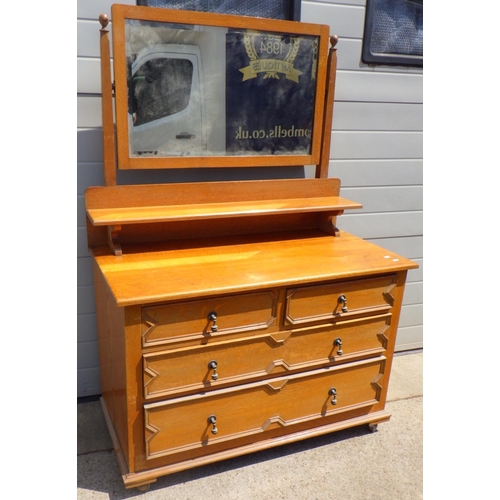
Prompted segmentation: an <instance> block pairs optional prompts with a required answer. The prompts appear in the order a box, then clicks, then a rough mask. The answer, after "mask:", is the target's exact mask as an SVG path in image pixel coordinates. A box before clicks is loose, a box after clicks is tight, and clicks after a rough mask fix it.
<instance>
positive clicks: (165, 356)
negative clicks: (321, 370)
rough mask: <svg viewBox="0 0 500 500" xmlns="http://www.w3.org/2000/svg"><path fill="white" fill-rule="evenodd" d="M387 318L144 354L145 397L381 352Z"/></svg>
mask: <svg viewBox="0 0 500 500" xmlns="http://www.w3.org/2000/svg"><path fill="white" fill-rule="evenodd" d="M390 320H391V315H390V314H385V315H380V316H373V317H369V318H362V319H357V320H351V321H341V322H339V323H337V324H330V325H327V326H321V327H315V328H301V329H296V330H287V331H283V332H275V333H269V334H265V335H256V336H252V337H247V338H244V339H236V340H230V341H226V342H220V343H217V344H213V345H207V346H194V347H189V348H183V349H175V350H170V351H162V352H155V353H150V354H145V355H144V356H143V368H144V397H145V398H146V399H151V398H157V397H164V396H169V395H171V394H175V393H179V392H182V391H194V390H203V389H208V388H210V387H217V386H218V385H221V384H229V383H242V382H247V381H250V380H252V379H256V378H262V377H267V376H270V375H283V374H285V373H287V372H293V371H297V370H299V369H300V370H303V369H308V368H314V367H318V366H321V365H326V364H329V363H332V362H342V361H352V360H353V359H355V358H356V357H359V356H361V355H365V356H366V355H375V354H381V353H383V352H384V350H385V346H386V343H387V340H388V339H387V335H388V331H389V328H390Z"/></svg>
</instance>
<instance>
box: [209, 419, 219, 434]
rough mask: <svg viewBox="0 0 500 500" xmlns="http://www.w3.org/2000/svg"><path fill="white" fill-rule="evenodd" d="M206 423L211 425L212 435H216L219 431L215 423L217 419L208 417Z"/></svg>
mask: <svg viewBox="0 0 500 500" xmlns="http://www.w3.org/2000/svg"><path fill="white" fill-rule="evenodd" d="M208 423H209V424H210V425H212V434H214V435H215V434H217V433H218V432H219V429H217V426H216V423H217V417H216V416H215V415H210V416H209V417H208Z"/></svg>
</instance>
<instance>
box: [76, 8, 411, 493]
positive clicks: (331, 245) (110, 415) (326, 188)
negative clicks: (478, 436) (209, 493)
mask: <svg viewBox="0 0 500 500" xmlns="http://www.w3.org/2000/svg"><path fill="white" fill-rule="evenodd" d="M100 21H101V24H102V29H101V64H102V88H103V137H104V170H105V172H104V173H105V184H106V185H105V186H99V187H92V188H89V189H88V190H87V192H86V193H85V201H86V211H87V229H88V231H87V235H88V244H89V247H90V250H91V254H92V256H93V262H94V285H95V295H96V308H97V321H98V335H99V355H100V371H101V388H102V398H101V402H102V406H103V411H104V414H105V418H106V421H107V424H108V427H109V431H110V435H111V438H112V441H113V445H114V448H115V451H116V456H117V460H118V464H119V466H120V471H121V474H122V477H123V481H124V484H125V486H126V487H138V488H140V489H147V488H148V487H149V485H150V483H152V482H154V481H155V480H156V479H157V478H158V477H160V476H163V475H167V474H171V473H174V472H177V471H181V470H184V469H187V468H191V467H196V466H199V465H203V464H208V463H211V462H214V461H218V460H224V459H227V458H231V457H236V456H239V455H242V454H246V453H251V452H254V451H257V450H263V449H266V448H270V447H274V446H278V445H283V444H286V443H291V442H294V441H297V440H301V439H306V438H308V437H313V436H318V435H321V434H326V433H330V432H333V431H336V430H340V429H345V428H348V427H352V426H358V425H368V426H371V427H372V428H373V427H376V425H377V424H379V423H380V422H384V421H387V420H389V418H390V413H389V412H388V411H387V410H386V409H385V403H386V396H387V389H388V384H389V376H390V371H391V364H392V359H393V354H394V344H395V340H396V332H397V326H398V321H399V315H400V311H401V304H402V299H403V292H404V286H405V281H406V275H407V271H408V270H409V269H413V268H416V267H417V265H416V264H415V263H414V262H412V261H410V260H408V259H406V258H404V257H401V256H398V255H395V254H394V253H392V252H390V251H388V250H385V249H383V248H381V247H378V246H376V245H374V244H372V243H369V242H366V241H364V240H362V239H361V238H358V237H356V236H354V235H351V234H348V233H346V232H344V231H342V230H339V229H338V228H337V217H338V216H340V215H342V213H343V212H344V211H345V210H356V209H359V208H361V205H360V204H358V203H356V202H353V201H349V200H346V199H344V198H342V197H340V196H339V194H340V180H339V179H336V178H327V172H328V161H329V156H330V134H331V124H332V112H333V97H334V83H335V71H336V49H335V43H336V37H330V36H329V33H328V27H326V26H322V25H312V24H306V23H296V22H291V21H274V20H269V19H257V18H244V17H237V16H226V15H215V14H205V13H194V12H189V13H186V12H183V11H169V10H168V9H155V8H150V7H135V6H123V5H114V6H113V8H112V22H113V44H114V45H113V49H114V61H113V63H114V82H113V81H112V80H113V79H112V77H111V64H110V49H109V42H108V30H107V17H106V16H101V19H100ZM221 33H222V34H221ZM212 35H213V36H212ZM212 38H213V39H214V40H212ZM221 40H222V42H221ZM211 43H214V44H215V45H214V47H216V46H217V44H219V49H217V50H215V49H210V47H209V46H210V44H211ZM141 44H142V45H141ZM220 44H222V45H220ZM197 47H198V48H197ZM207 47H208V49H207ZM221 47H223V49H224V50H222V49H221ZM210 50H212V52H210ZM204 51H205V52H204ZM224 51H225V54H224V59H225V62H224V64H223V65H222V66H221V67H222V68H224V67H226V68H227V69H226V71H225V73H226V74H225V76H224V78H223V79H222V80H221V81H219V82H218V83H217V82H216V85H213V83H211V82H210V78H209V77H210V76H211V73H210V71H212V72H213V76H214V78H215V77H220V71H219V70H217V69H211V66H210V64H211V59H210V58H211V57H213V56H214V54H220V53H221V52H224ZM234 53H236V55H234ZM207 54H208V55H207ZM141 58H143V59H141ZM142 60H144V61H145V62H144V63H141V61H142ZM186 61H187V62H186ZM200 61H201V62H202V64H200ZM241 61H243V62H241ZM141 64H142V66H141ZM233 66H234V68H233ZM233 69H234V72H233ZM163 71H165V72H166V74H167V75H169V76H168V78H169V79H170V80H168V82H166V83H165V82H163V83H161V84H160V83H158V81H159V80H160V79H161V78H164V76H162V72H163ZM203 72H208V75H209V77H207V75H206V74H205V73H203ZM172 75H174V76H172ZM175 75H177V76H175ZM238 75H241V78H240V80H241V83H240V81H239V80H238V79H237V78H236V76H238ZM182 78H184V79H185V81H186V82H187V83H184V86H182V85H179V84H178V82H179V81H180V80H179V79H182ZM197 78H198V80H196V79H197ZM172 79H174V80H175V81H176V82H177V83H176V85H177V87H176V91H175V92H176V93H177V94H178V93H181V94H182V93H183V92H184V93H185V87H186V86H187V88H188V89H190V92H191V94H190V95H188V96H187V97H186V96H184V97H182V96H181V97H180V98H179V99H178V100H176V101H175V105H173V108H169V109H166V110H163V111H162V112H161V114H162V115H163V116H159V117H158V116H153V118H151V116H152V115H151V114H148V113H150V112H149V111H147V112H146V111H145V110H144V107H145V106H146V104H145V102H146V100H147V99H150V97H149V96H148V97H147V99H146V97H145V92H149V91H151V93H153V91H154V92H157V91H158V89H162V90H163V91H164V93H165V92H166V93H167V94H168V93H169V92H170V94H169V95H170V97H171V98H172V96H175V95H177V94H176V93H173V90H172V88H171V86H172V83H171V82H172ZM195 80H196V81H195ZM248 81H250V83H251V84H252V85H254V87H250V86H247V87H244V86H243V85H244V84H245V85H246V84H247V83H248ZM235 82H236V83H235ZM280 82H285V84H286V85H287V87H286V92H287V95H286V99H287V100H288V101H290V102H293V100H294V99H299V102H300V99H306V98H307V96H309V100H311V101H312V105H311V107H310V109H309V108H308V106H306V105H304V109H302V108H301V109H299V110H298V111H297V110H295V111H294V109H289V110H287V109H285V110H284V111H285V114H286V115H287V116H286V120H288V119H289V117H288V115H292V116H291V121H290V122H283V121H279V122H277V121H276V120H278V118H276V117H277V116H280V113H281V112H282V111H283V109H281V108H282V107H283V106H282V105H279V106H278V105H277V107H276V109H268V110H269V113H268V115H269V116H265V117H258V119H259V120H261V121H262V125H260V124H259V125H258V126H256V125H255V124H253V123H247V122H242V121H241V120H244V119H246V118H245V116H246V115H248V114H249V110H248V109H246V110H245V109H244V110H243V112H242V111H241V110H236V111H234V110H233V109H232V108H231V106H232V103H233V102H234V98H232V99H233V100H231V99H230V98H229V97H227V96H228V95H229V94H231V95H233V94H234V95H236V96H240V94H238V92H243V93H244V96H246V95H247V93H250V95H256V94H252V92H254V93H255V92H260V93H262V92H270V93H271V94H272V92H278V90H276V89H278V88H279V87H278V85H277V84H279V83H280ZM301 83H304V87H306V83H307V84H308V85H309V87H308V88H306V89H305V90H304V89H303V90H301V92H304V93H303V94H300V93H299V94H297V92H298V90H297V88H298V86H299V85H300V84H301ZM240 85H241V86H242V87H241V88H240ZM272 85H274V87H272ZM221 86H223V87H225V92H226V97H225V98H224V96H223V97H222V98H221V99H222V101H221V102H219V103H218V108H224V109H225V116H226V123H225V126H224V127H222V128H223V131H222V132H220V131H219V132H218V138H215V139H214V137H215V136H216V135H217V134H216V133H215V132H214V133H212V132H213V129H214V128H217V127H219V126H220V123H219V122H220V121H221V119H222V118H221V116H220V114H217V116H216V117H215V118H213V119H212V118H211V117H210V116H211V115H210V113H213V112H214V110H213V109H212V108H213V105H212V104H213V103H212V104H211V105H208V104H206V103H207V101H211V100H213V99H217V98H218V97H217V96H218V94H217V92H219V91H220V87H221ZM174 87H175V85H174ZM183 89H184V90H183ZM247 89H248V90H247ZM272 89H275V90H272ZM296 94H297V95H296ZM242 95H243V94H242ZM277 95H278V94H272V95H271V97H272V99H271V100H270V101H268V102H267V103H265V106H263V108H262V109H264V108H266V107H267V108H269V106H270V104H269V103H270V102H271V101H272V102H276V101H277V99H278V97H276V96H277ZM162 99H163V98H162ZM238 99H240V100H241V102H242V103H243V104H242V106H244V105H245V104H244V101H245V98H244V97H238ZM182 100H184V103H182V102H180V101H182ZM113 101H114V102H113ZM162 102H163V101H162ZM179 102H180V103H179ZM193 102H194V103H195V104H196V106H198V105H199V109H198V107H196V106H194V108H193V109H194V111H192V110H191V109H190V108H191V104H192V103H193ZM204 103H205V104H206V105H205V104H204ZM159 107H160V105H159V104H158V102H156V103H155V104H154V112H157V110H158V109H159ZM306 108H307V109H306ZM200 110H201V111H200ZM191 112H192V113H194V114H193V115H192V116H200V117H201V118H200V119H201V121H202V123H201V125H200V124H199V123H198V122H196V121H195V120H193V119H192V118H189V119H188V120H187V121H184V122H182V120H184V118H183V116H181V115H185V114H186V113H191ZM198 112H199V113H198ZM115 113H116V114H115ZM196 113H198V115H197V114H196ZM238 113H240V114H239V115H238ZM206 117H208V118H206ZM229 117H231V118H229ZM242 117H243V118H242ZM162 120H163V122H165V123H166V125H165V123H160V122H162ZM210 120H212V121H210ZM238 120H240V121H238ZM273 120H275V122H273ZM279 120H285V118H279ZM294 120H295V121H294ZM156 122H158V123H156ZM259 123H260V122H259ZM164 125H165V126H166V127H167V128H169V129H172V128H175V127H180V128H178V129H176V130H174V132H173V134H174V135H173V137H174V138H173V139H172V140H171V141H170V140H169V141H166V140H165V143H166V145H165V144H163V143H160V142H161V141H160V142H158V141H157V143H155V141H156V140H157V137H162V138H164V137H166V136H167V135H168V134H169V133H170V132H169V131H165V130H167V128H165V129H161V127H163V126H164ZM190 125H193V126H195V127H197V126H198V125H200V126H199V128H197V129H189V130H187V129H186V127H188V126H190ZM155 127H156V128H155ZM183 127H184V128H183ZM245 127H246V128H245ZM244 130H247V131H249V133H248V134H247V140H245V141H244V144H243V143H242V144H240V143H237V141H240V140H241V139H242V137H243V136H244V135H245V134H244V133H243V131H244ZM148 134H149V136H148ZM151 135H153V136H155V137H153V138H151V137H150V136H151ZM221 137H222V140H221V139H220V138H221ZM198 139H199V140H198ZM281 139H283V140H281ZM288 139H291V140H290V141H288ZM162 140H163V139H162ZM176 140H177V141H178V142H179V143H180V145H179V146H177V143H176ZM217 140H221V141H222V142H223V143H224V144H223V146H221V143H220V142H219V143H217V142H216V141H217ZM252 140H253V142H252ZM190 141H191V142H190ZM211 141H212V142H211ZM188 153H189V154H188ZM295 165H316V178H314V179H305V178H301V179H296V178H295V179H267V180H242V181H217V182H190V183H170V184H141V185H137V184H135V185H117V182H116V169H117V168H118V169H169V168H170V169H171V168H183V169H189V168H245V167H260V168H262V169H263V171H264V170H265V169H266V167H280V166H283V167H286V166H295Z"/></svg>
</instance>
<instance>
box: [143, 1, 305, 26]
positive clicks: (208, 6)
mask: <svg viewBox="0 0 500 500" xmlns="http://www.w3.org/2000/svg"><path fill="white" fill-rule="evenodd" d="M300 3H301V0H137V5H143V6H145V7H166V8H169V9H177V10H194V11H197V12H215V13H219V14H233V15H235V16H252V17H269V18H271V19H283V20H289V21H300Z"/></svg>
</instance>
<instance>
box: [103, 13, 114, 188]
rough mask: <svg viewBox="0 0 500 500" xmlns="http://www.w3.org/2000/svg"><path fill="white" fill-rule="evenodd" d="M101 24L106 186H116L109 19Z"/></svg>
mask: <svg viewBox="0 0 500 500" xmlns="http://www.w3.org/2000/svg"><path fill="white" fill-rule="evenodd" d="M99 22H100V23H101V26H102V28H101V30H100V33H101V37H100V46H101V93H102V139H103V153H104V154H103V159H104V184H105V185H106V186H116V151H115V126H114V119H113V82H112V81H111V58H110V49H109V30H107V29H106V27H107V25H108V23H109V19H108V16H107V15H106V14H101V15H100V16H99Z"/></svg>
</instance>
